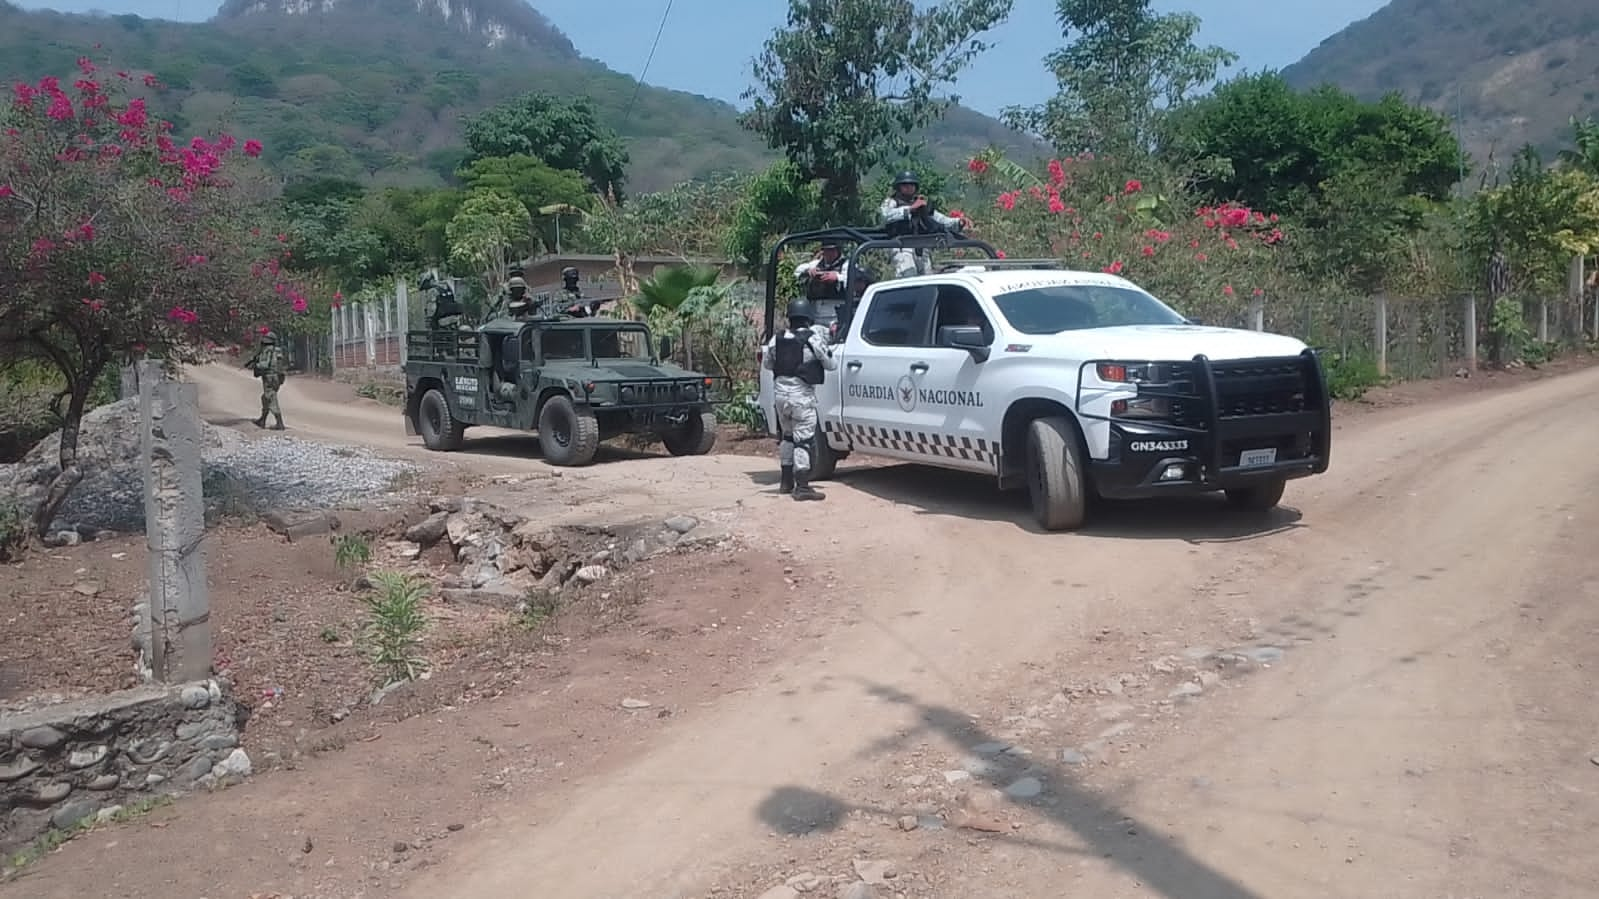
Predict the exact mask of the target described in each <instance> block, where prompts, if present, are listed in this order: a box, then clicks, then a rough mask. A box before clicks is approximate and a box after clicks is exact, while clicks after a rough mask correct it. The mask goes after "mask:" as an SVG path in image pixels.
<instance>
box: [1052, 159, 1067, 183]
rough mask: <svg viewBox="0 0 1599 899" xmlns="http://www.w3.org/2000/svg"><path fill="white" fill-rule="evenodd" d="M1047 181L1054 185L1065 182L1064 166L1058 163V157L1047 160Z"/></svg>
mask: <svg viewBox="0 0 1599 899" xmlns="http://www.w3.org/2000/svg"><path fill="white" fill-rule="evenodd" d="M1049 183H1050V184H1053V185H1055V186H1056V187H1060V186H1061V185H1062V184H1065V183H1066V167H1065V166H1063V165H1061V164H1060V160H1059V159H1051V160H1050V161H1049Z"/></svg>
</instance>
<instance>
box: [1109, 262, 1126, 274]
mask: <svg viewBox="0 0 1599 899" xmlns="http://www.w3.org/2000/svg"><path fill="white" fill-rule="evenodd" d="M1124 267H1125V266H1123V265H1122V262H1121V260H1120V259H1118V260H1116V261H1115V262H1112V263H1111V264H1110V265H1107V266H1105V271H1106V272H1108V273H1110V274H1112V275H1119V274H1121V273H1122V269H1123V268H1124Z"/></svg>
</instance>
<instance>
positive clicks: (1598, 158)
mask: <svg viewBox="0 0 1599 899" xmlns="http://www.w3.org/2000/svg"><path fill="white" fill-rule="evenodd" d="M1571 138H1572V143H1573V144H1575V146H1574V147H1570V148H1567V149H1564V150H1561V151H1560V164H1561V165H1563V166H1566V167H1568V168H1573V169H1576V170H1578V171H1582V172H1587V173H1588V174H1590V175H1593V176H1595V177H1599V123H1595V122H1594V120H1593V119H1592V118H1589V119H1585V120H1583V121H1581V122H1579V121H1577V117H1576V116H1572V117H1571Z"/></svg>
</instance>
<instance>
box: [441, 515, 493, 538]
mask: <svg viewBox="0 0 1599 899" xmlns="http://www.w3.org/2000/svg"><path fill="white" fill-rule="evenodd" d="M492 528H493V526H492V525H491V524H489V520H488V519H487V518H485V517H483V516H482V515H481V514H479V513H477V512H459V513H456V514H453V515H451V516H450V517H449V520H448V521H447V522H445V525H444V533H445V534H447V535H448V536H449V538H450V542H451V543H453V544H455V545H456V546H463V545H470V546H476V545H478V544H480V543H481V542H482V541H483V534H484V533H485V532H487V531H489V530H491V529H492Z"/></svg>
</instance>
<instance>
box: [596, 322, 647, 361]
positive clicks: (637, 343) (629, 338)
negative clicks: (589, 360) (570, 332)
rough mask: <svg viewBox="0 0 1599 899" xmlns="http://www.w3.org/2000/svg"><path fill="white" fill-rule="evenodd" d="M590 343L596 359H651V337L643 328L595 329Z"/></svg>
mask: <svg viewBox="0 0 1599 899" xmlns="http://www.w3.org/2000/svg"><path fill="white" fill-rule="evenodd" d="M589 343H590V346H592V347H593V348H594V358H596V359H648V358H650V335H649V332H648V331H645V330H644V329H643V328H593V329H591V330H590V331H589Z"/></svg>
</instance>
